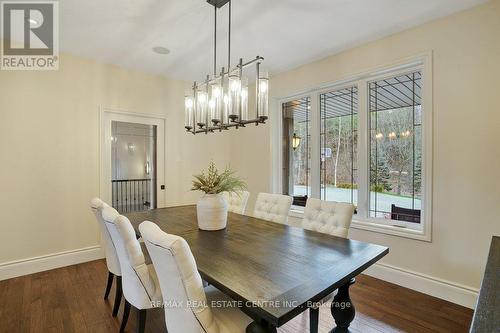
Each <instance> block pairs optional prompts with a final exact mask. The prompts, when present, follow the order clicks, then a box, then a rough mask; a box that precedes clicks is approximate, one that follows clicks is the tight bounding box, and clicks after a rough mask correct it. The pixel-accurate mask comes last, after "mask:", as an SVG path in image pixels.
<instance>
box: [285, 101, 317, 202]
mask: <svg viewBox="0 0 500 333" xmlns="http://www.w3.org/2000/svg"><path fill="white" fill-rule="evenodd" d="M310 109H311V99H310V97H304V98H300V99H296V100H293V101H289V102H287V103H284V104H283V112H282V113H283V115H282V117H283V193H284V194H288V195H290V196H293V197H294V201H293V204H294V205H297V206H305V204H306V201H307V198H309V197H310V196H311V172H310V168H311V147H310V141H311V140H310V138H311V117H310ZM294 137H295V139H294ZM294 142H295V146H294Z"/></svg>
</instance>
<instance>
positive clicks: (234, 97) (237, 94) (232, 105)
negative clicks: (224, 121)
mask: <svg viewBox="0 0 500 333" xmlns="http://www.w3.org/2000/svg"><path fill="white" fill-rule="evenodd" d="M228 86H229V87H228V88H229V91H228V97H229V118H230V119H231V120H236V119H238V118H239V115H240V105H241V104H240V103H241V101H240V99H241V80H240V77H239V75H238V74H237V71H235V72H233V73H231V74H230V75H229V78H228Z"/></svg>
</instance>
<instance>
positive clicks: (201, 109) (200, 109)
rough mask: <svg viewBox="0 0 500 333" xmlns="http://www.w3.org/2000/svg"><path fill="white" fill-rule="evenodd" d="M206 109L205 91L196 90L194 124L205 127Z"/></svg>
mask: <svg viewBox="0 0 500 333" xmlns="http://www.w3.org/2000/svg"><path fill="white" fill-rule="evenodd" d="M207 109H208V96H207V93H206V92H205V91H201V90H198V91H197V93H196V122H197V123H198V125H199V126H200V125H205V121H206V117H207Z"/></svg>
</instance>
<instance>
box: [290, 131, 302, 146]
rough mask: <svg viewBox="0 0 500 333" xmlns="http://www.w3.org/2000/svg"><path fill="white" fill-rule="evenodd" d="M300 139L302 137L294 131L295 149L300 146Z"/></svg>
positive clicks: (293, 142) (293, 143) (293, 141)
mask: <svg viewBox="0 0 500 333" xmlns="http://www.w3.org/2000/svg"><path fill="white" fill-rule="evenodd" d="M300 140H301V137H300V136H298V135H297V134H296V133H293V137H292V148H293V150H295V149H297V148H298V147H299V146H300Z"/></svg>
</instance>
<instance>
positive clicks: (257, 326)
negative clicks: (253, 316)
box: [245, 321, 277, 333]
mask: <svg viewBox="0 0 500 333" xmlns="http://www.w3.org/2000/svg"><path fill="white" fill-rule="evenodd" d="M245 332H246V333H276V332H277V330H276V327H274V326H273V325H271V324H269V323H268V322H266V321H260V322H256V321H254V322H252V323H250V325H248V326H247V329H246V330H245Z"/></svg>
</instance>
